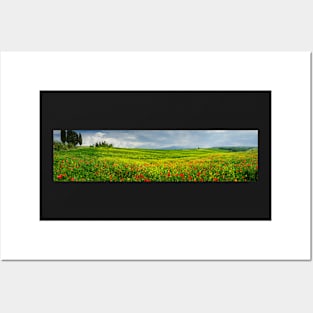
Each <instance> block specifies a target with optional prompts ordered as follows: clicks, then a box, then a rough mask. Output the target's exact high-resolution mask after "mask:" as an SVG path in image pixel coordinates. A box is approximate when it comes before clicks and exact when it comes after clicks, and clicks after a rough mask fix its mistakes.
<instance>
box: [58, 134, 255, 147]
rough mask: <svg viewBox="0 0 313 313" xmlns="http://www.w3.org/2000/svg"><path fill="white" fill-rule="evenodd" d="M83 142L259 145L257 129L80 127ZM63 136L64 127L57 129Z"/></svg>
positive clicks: (85, 143) (117, 145)
mask: <svg viewBox="0 0 313 313" xmlns="http://www.w3.org/2000/svg"><path fill="white" fill-rule="evenodd" d="M78 132H80V133H81V134H82V138H83V145H85V146H89V145H91V144H95V143H96V142H99V141H106V142H108V143H111V144H113V146H115V147H125V148H168V147H171V146H175V147H182V148H195V147H201V148H206V147H216V146H257V145H258V131H257V130H92V131H91V130H90V131H86V130H78ZM53 135H54V140H60V131H54V132H53Z"/></svg>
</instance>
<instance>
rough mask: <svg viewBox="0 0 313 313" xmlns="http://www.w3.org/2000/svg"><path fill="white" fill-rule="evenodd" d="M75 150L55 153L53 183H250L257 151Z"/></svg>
mask: <svg viewBox="0 0 313 313" xmlns="http://www.w3.org/2000/svg"><path fill="white" fill-rule="evenodd" d="M232 150H233V149H227V148H226V147H222V148H209V149H184V150H154V149H126V148H125V149H124V148H107V147H98V148H95V147H78V148H76V149H73V150H60V151H57V150H55V151H54V152H53V153H54V154H53V156H54V165H53V166H54V168H53V179H54V181H56V182H71V181H72V182H74V181H75V182H146V183H148V182H254V181H257V179H258V150H257V149H256V148H249V149H238V150H237V151H232Z"/></svg>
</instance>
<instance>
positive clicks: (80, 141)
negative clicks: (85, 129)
mask: <svg viewBox="0 0 313 313" xmlns="http://www.w3.org/2000/svg"><path fill="white" fill-rule="evenodd" d="M78 142H79V145H80V146H81V145H82V143H83V139H82V134H81V133H79V135H78Z"/></svg>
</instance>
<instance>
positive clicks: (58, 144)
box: [53, 141, 68, 151]
mask: <svg viewBox="0 0 313 313" xmlns="http://www.w3.org/2000/svg"><path fill="white" fill-rule="evenodd" d="M53 150H55V151H60V150H68V146H67V145H66V144H64V143H63V142H59V141H54V142H53Z"/></svg>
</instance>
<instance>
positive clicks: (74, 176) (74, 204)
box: [40, 91, 271, 220]
mask: <svg viewBox="0 0 313 313" xmlns="http://www.w3.org/2000/svg"><path fill="white" fill-rule="evenodd" d="M270 99H271V92H270V91H236V92H229V91H218V92H214V91H113V92H112V91H102V92H101V91H97V92H96V91H89V92H87V91H80V92H78V91H74V92H70V91H61V92H58V91H41V104H40V105H41V107H40V108H41V183H40V186H41V200H40V204H41V208H40V209H41V219H61V220H62V219H70V220H71V219H74V220H75V219H82V220H84V219H96V220H97V219H100V220H101V219H103V220H113V219H114V220H211V219H218V220H234V219H238V220H246V219H250V220H269V219H270V217H271V208H270V207H271V202H270V194H271V180H270V172H271V168H270V149H271V136H270V112H271V110H270V104H271V103H270ZM147 103H149V110H146V109H145V107H146V105H147ZM60 112H62V114H60ZM255 112H258V114H257V115H256V114H255ZM59 199H62V201H61V202H59ZM102 199H103V201H102ZM251 203H254V205H253V206H254V209H253V210H251ZM147 205H148V207H149V209H148V210H147Z"/></svg>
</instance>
